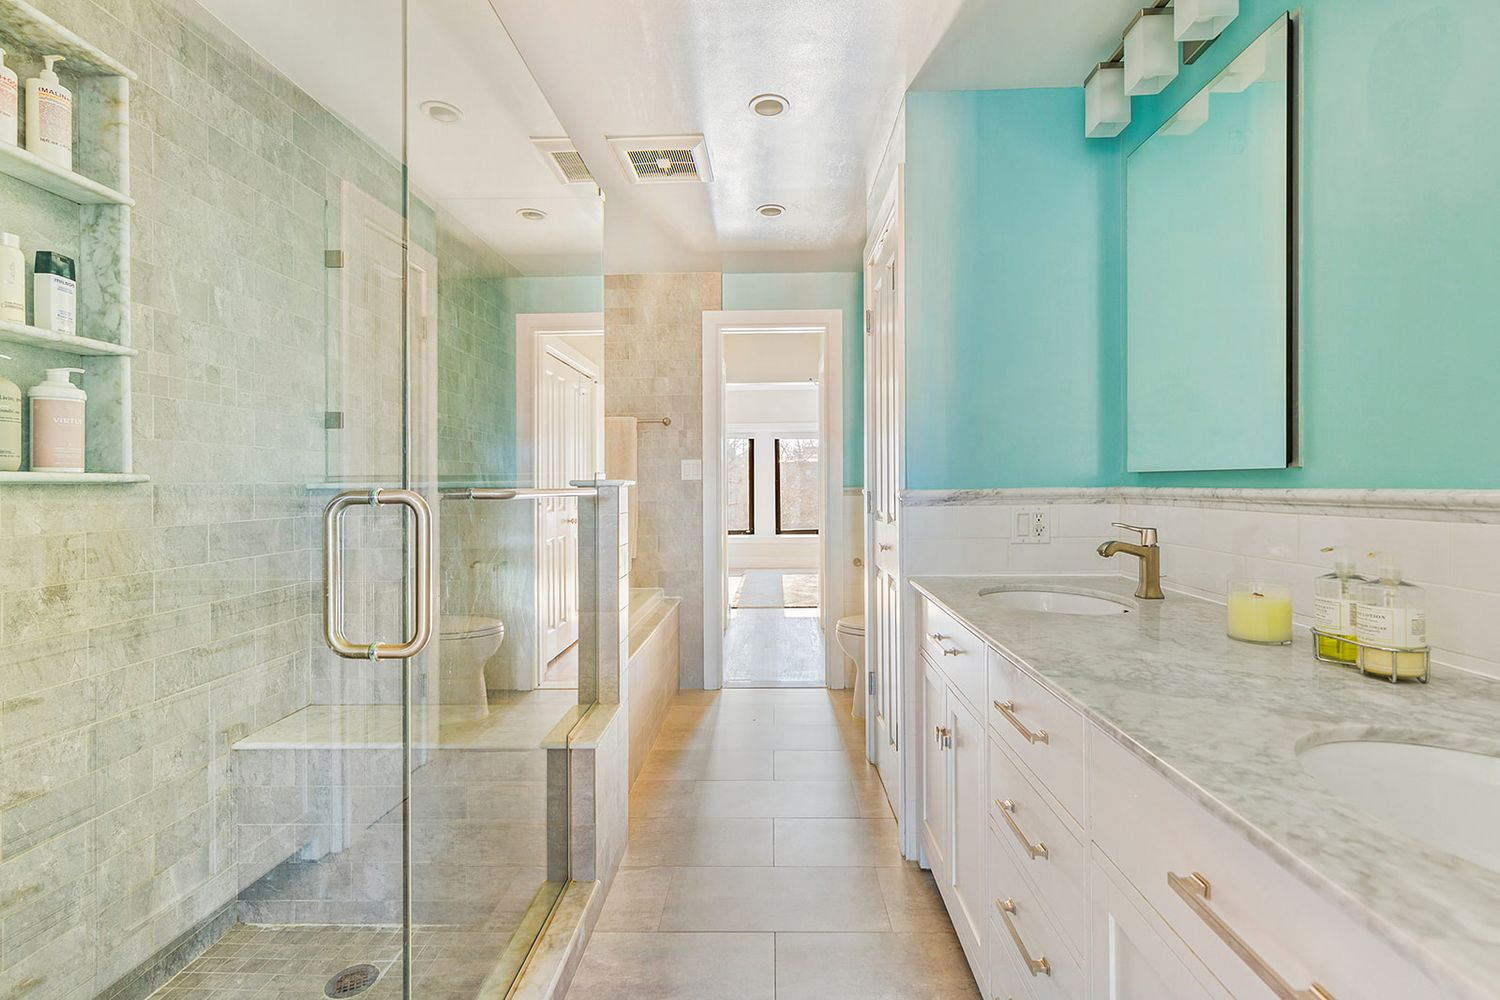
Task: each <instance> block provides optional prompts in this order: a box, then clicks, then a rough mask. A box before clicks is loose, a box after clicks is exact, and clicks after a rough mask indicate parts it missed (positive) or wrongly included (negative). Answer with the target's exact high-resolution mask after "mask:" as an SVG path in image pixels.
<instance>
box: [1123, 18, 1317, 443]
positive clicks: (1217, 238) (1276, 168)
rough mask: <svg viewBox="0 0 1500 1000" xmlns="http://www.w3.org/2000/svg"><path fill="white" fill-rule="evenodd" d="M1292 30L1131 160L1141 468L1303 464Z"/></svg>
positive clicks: (1244, 59)
mask: <svg viewBox="0 0 1500 1000" xmlns="http://www.w3.org/2000/svg"><path fill="white" fill-rule="evenodd" d="M1293 26H1294V22H1293V20H1292V19H1291V18H1290V17H1287V16H1283V17H1281V18H1279V19H1278V20H1277V22H1276V23H1275V24H1273V25H1272V26H1271V27H1270V28H1269V29H1268V30H1267V31H1266V32H1265V33H1264V34H1262V35H1261V36H1260V37H1259V38H1257V39H1256V40H1255V41H1254V42H1252V43H1251V44H1250V45H1249V46H1248V47H1246V49H1245V50H1244V51H1243V52H1241V53H1240V54H1239V55H1238V56H1236V57H1235V59H1234V60H1233V61H1232V62H1231V63H1230V64H1229V65H1228V66H1227V67H1226V68H1225V69H1224V71H1223V72H1221V73H1220V74H1219V75H1218V76H1216V77H1214V79H1213V80H1211V81H1210V82H1209V83H1208V84H1207V85H1206V86H1205V87H1204V88H1203V89H1202V90H1200V91H1199V92H1198V93H1197V94H1195V95H1194V96H1193V97H1192V98H1191V99H1189V100H1188V101H1187V103H1186V104H1184V105H1183V106H1182V108H1181V109H1180V110H1179V111H1178V112H1177V113H1176V114H1175V115H1173V116H1172V117H1171V118H1169V119H1168V120H1167V121H1166V122H1165V123H1164V124H1163V125H1162V126H1161V127H1160V128H1159V129H1158V130H1157V131H1156V132H1155V133H1154V134H1152V135H1151V137H1150V138H1148V139H1146V140H1145V141H1144V142H1142V143H1141V144H1140V146H1138V147H1137V148H1136V149H1135V150H1134V151H1133V152H1132V153H1131V154H1130V155H1129V157H1128V158H1127V161H1126V248H1125V249H1126V278H1127V283H1126V392H1127V397H1126V404H1127V405H1126V424H1127V429H1126V467H1127V468H1128V469H1129V470H1130V471H1131V472H1167V471H1180V470H1207V469H1272V468H1284V467H1286V466H1288V465H1294V464H1296V462H1297V430H1298V429H1297V425H1296V413H1297V372H1296V360H1297V350H1296V305H1295V301H1294V295H1295V288H1296V282H1295V245H1296V244H1295V233H1296V225H1295V211H1294V206H1295V195H1294V187H1295V184H1294V178H1295V170H1296V164H1295V154H1296V147H1295V127H1296V115H1295V95H1294V89H1295V87H1294V84H1295V73H1294V67H1293V53H1294V51H1295V50H1294V46H1293V37H1292V35H1293Z"/></svg>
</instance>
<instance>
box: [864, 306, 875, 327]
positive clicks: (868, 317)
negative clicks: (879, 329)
mask: <svg viewBox="0 0 1500 1000" xmlns="http://www.w3.org/2000/svg"><path fill="white" fill-rule="evenodd" d="M874 328H875V315H874V312H873V311H872V310H869V309H866V310H865V333H869V332H870V331H872V330H873V329H874Z"/></svg>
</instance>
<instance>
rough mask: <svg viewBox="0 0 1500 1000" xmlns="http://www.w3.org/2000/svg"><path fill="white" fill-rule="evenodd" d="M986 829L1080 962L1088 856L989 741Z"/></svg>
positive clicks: (1005, 755) (1005, 754)
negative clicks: (988, 825)
mask: <svg viewBox="0 0 1500 1000" xmlns="http://www.w3.org/2000/svg"><path fill="white" fill-rule="evenodd" d="M990 823H991V824H992V825H993V827H994V828H995V829H996V830H997V831H999V833H1000V844H999V845H998V846H997V847H996V849H997V850H1002V851H1005V852H1006V853H1008V854H1009V855H1010V859H1011V861H1012V862H1013V863H1014V864H1015V867H1016V869H1017V870H1018V871H1019V872H1020V873H1021V874H1022V876H1023V877H1025V878H1027V879H1029V880H1030V882H1031V884H1032V886H1033V887H1034V888H1035V889H1036V891H1037V895H1038V896H1040V897H1041V898H1042V900H1043V901H1044V903H1045V905H1046V906H1047V908H1048V909H1050V910H1051V911H1052V916H1053V917H1054V918H1055V919H1056V921H1057V924H1058V927H1059V929H1060V930H1061V931H1062V932H1063V936H1064V937H1066V938H1067V940H1068V945H1069V946H1070V947H1071V948H1072V949H1073V952H1074V954H1076V955H1080V956H1081V955H1082V954H1083V946H1084V942H1085V941H1086V940H1087V938H1088V926H1087V925H1088V906H1087V900H1086V897H1085V895H1084V886H1085V884H1086V878H1087V876H1086V874H1085V873H1086V872H1087V870H1088V852H1087V851H1086V850H1085V849H1084V846H1083V842H1082V841H1081V839H1080V838H1079V836H1078V835H1077V834H1076V833H1075V832H1074V830H1073V827H1072V824H1071V823H1070V822H1069V821H1068V820H1067V819H1064V818H1063V817H1062V816H1060V815H1058V813H1057V811H1056V808H1055V807H1054V806H1053V805H1052V804H1051V803H1050V802H1049V801H1048V800H1047V796H1046V795H1045V794H1044V793H1042V792H1041V791H1039V790H1038V789H1037V788H1036V787H1035V786H1033V785H1032V783H1031V782H1030V781H1029V780H1028V779H1027V778H1026V776H1025V774H1023V773H1022V769H1021V767H1020V765H1018V764H1017V763H1016V762H1015V761H1014V760H1012V759H1011V756H1010V754H1009V752H1007V751H1006V750H1005V748H1004V747H1002V746H1001V745H1000V744H999V743H998V742H996V740H995V738H994V737H993V736H991V737H990Z"/></svg>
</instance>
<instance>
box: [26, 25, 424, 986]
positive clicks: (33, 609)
mask: <svg viewBox="0 0 1500 1000" xmlns="http://www.w3.org/2000/svg"><path fill="white" fill-rule="evenodd" d="M42 7H43V9H44V10H45V11H46V12H47V13H48V14H50V15H52V16H53V17H55V18H56V19H58V20H59V21H60V22H62V23H63V24H65V25H66V26H68V27H69V28H71V29H73V30H74V31H76V32H78V33H79V34H81V35H83V36H84V37H87V38H91V39H95V40H97V41H99V42H100V43H101V44H102V45H103V46H104V47H106V48H107V49H109V50H110V51H111V53H112V54H114V55H115V56H117V57H118V58H120V59H121V60H122V61H124V62H125V63H127V64H129V65H131V66H132V67H134V68H135V69H136V70H137V71H138V72H139V74H140V80H139V82H138V83H137V84H136V85H135V86H134V87H133V88H132V108H131V112H132V114H131V118H132V129H131V163H130V168H131V173H132V193H133V194H134V196H135V198H136V202H137V205H136V208H135V211H134V218H133V225H132V232H131V240H132V259H131V269H132V272H133V286H134V289H133V290H134V306H133V310H132V324H133V338H134V343H135V345H136V346H137V347H139V348H140V349H141V355H140V357H139V358H138V359H137V360H136V367H135V371H136V375H135V395H134V399H133V406H134V443H135V452H136V468H137V469H138V470H139V471H141V472H144V473H146V474H148V475H150V476H151V477H152V480H151V482H150V483H149V484H143V485H138V486H115V487H80V486H68V487H35V486H7V487H4V488H0V588H3V594H0V640H3V648H0V748H3V753H0V996H7V997H10V996H26V997H28V998H30V1000H54V998H74V997H90V996H93V995H95V994H96V993H98V992H100V991H103V990H105V989H106V988H108V987H109V986H110V985H111V984H112V983H114V982H115V981H116V980H118V979H119V978H120V977H121V976H123V975H125V974H126V973H128V972H129V971H130V970H132V969H133V968H135V967H136V966H137V965H138V964H139V963H141V962H143V961H145V960H146V959H148V958H149V957H150V956H152V955H153V954H154V953H155V952H157V951H158V950H159V949H161V948H163V947H165V946H167V945H169V944H171V943H172V942H173V941H174V940H175V939H176V938H177V937H178V936H179V935H181V934H183V933H184V932H186V931H188V930H190V929H191V928H193V927H195V925H197V924H198V923H199V922H201V921H203V920H204V919H205V918H207V917H209V916H210V915H212V914H214V913H215V912H217V911H219V910H220V909H221V908H222V907H223V906H224V905H225V904H226V903H227V902H229V901H231V900H234V899H235V897H236V895H237V893H238V892H239V890H240V889H241V887H242V885H243V884H244V882H245V880H247V879H248V878H250V877H253V875H254V873H255V871H256V869H257V868H261V867H262V866H263V865H269V864H273V863H275V861H276V860H279V858H277V857H276V856H275V855H276V853H277V851H276V850H275V849H268V848H267V847H266V845H264V844H249V843H242V842H240V841H239V840H238V838H237V832H236V831H237V822H236V818H237V817H236V812H237V808H238V807H237V804H236V800H235V797H234V795H233V781H232V773H233V768H232V764H231V757H232V751H231V749H230V747H231V746H232V744H233V743H234V741H235V740H236V739H238V738H240V737H241V736H243V735H245V734H246V733H248V732H250V731H253V730H254V729H256V728H258V727H260V726H262V725H265V724H266V723H269V722H271V721H274V720H276V719H278V718H281V717H282V716H285V715H287V714H288V713H290V712H292V711H294V710H296V709H297V708H300V707H301V706H303V705H305V704H306V703H307V702H308V700H309V694H310V688H311V686H312V676H313V670H314V665H315V663H317V662H320V661H322V660H323V659H324V658H325V657H326V654H325V653H323V652H322V651H321V644H320V643H319V641H318V639H317V618H316V609H317V605H316V601H317V598H318V593H319V582H318V576H317V571H318V560H317V545H318V534H317V520H318V517H317V510H318V507H319V506H320V502H321V501H320V499H318V498H316V497H312V496H310V495H309V494H308V491H307V490H306V484H308V483H313V482H318V481H320V480H322V479H323V477H324V472H325V447H324V430H323V410H324V407H325V405H326V403H325V378H326V371H325V338H326V336H327V323H328V315H327V309H328V289H329V285H328V282H329V280H330V279H329V277H328V272H326V271H325V270H324V267H323V259H322V255H323V251H324V249H325V248H326V246H327V244H326V236H325V234H326V232H327V226H328V221H327V213H328V211H329V206H330V204H334V203H336V199H337V198H338V195H339V187H340V183H341V181H343V180H346V179H347V180H350V181H352V182H353V183H355V184H357V185H358V186H359V187H360V188H362V189H363V190H364V191H365V192H366V193H368V194H370V195H371V196H373V197H374V198H376V199H378V200H380V201H381V202H383V203H385V204H386V205H389V206H392V207H395V206H398V205H399V199H398V197H397V196H398V193H399V189H398V186H397V185H398V183H399V173H398V172H397V171H396V170H395V169H394V168H393V167H392V166H391V164H390V163H389V161H388V160H386V159H385V158H383V157H381V156H380V155H378V154H377V153H375V152H374V151H372V150H371V149H370V148H369V147H368V146H366V145H365V144H364V143H363V142H362V141H361V140H360V139H359V138H358V137H357V136H356V135H354V134H353V133H351V132H350V131H349V130H348V129H347V127H345V126H344V125H342V124H341V123H340V122H339V121H338V120H337V119H335V118H334V117H332V116H331V115H329V114H327V113H326V112H324V111H323V110H322V109H321V108H320V107H318V105H316V104H315V103H314V102H313V101H312V100H311V99H310V98H308V97H307V96H306V95H305V94H302V93H301V92H299V91H298V90H296V89H295V88H294V87H293V86H292V85H291V84H290V83H288V82H287V81H286V80H285V79H283V78H281V77H280V76H278V75H277V74H276V73H275V72H274V71H273V70H272V69H271V68H270V67H269V66H268V65H267V64H266V63H265V62H264V61H263V60H261V59H260V58H259V57H258V56H256V55H255V54H254V53H253V52H251V51H250V50H249V49H248V48H247V47H246V46H244V45H243V44H242V43H240V42H239V41H238V40H236V39H235V38H234V37H233V36H231V35H230V34H229V33H228V32H227V31H225V30H224V29H223V28H222V27H221V26H219V25H218V24H217V23H216V22H214V21H213V20H211V19H210V18H209V17H208V16H207V15H206V14H205V13H204V12H203V11H202V9H201V8H199V7H198V5H197V4H195V3H192V2H190V0H132V2H131V3H128V4H120V3H114V2H104V0H100V2H98V3H94V2H89V0H44V2H43V3H42ZM18 68H20V69H21V70H22V71H23V74H24V75H30V74H29V72H27V70H26V67H24V66H19V67H18ZM64 69H65V70H66V67H64ZM22 200H24V204H25V205H26V206H27V208H26V219H27V225H28V226H29V227H30V231H32V232H35V233H37V234H39V235H41V236H45V234H46V232H47V231H48V230H49V229H53V230H55V231H57V232H59V233H66V232H68V231H69V230H70V228H71V229H76V225H77V212H76V209H74V208H72V206H69V205H66V204H64V203H62V202H60V201H57V200H55V199H52V198H51V197H50V196H48V195H44V194H37V193H35V192H33V191H31V190H29V189H21V188H18V187H14V186H12V182H9V181H6V180H0V203H4V204H11V203H19V202H21V201H22ZM63 238H64V237H62V236H59V237H58V239H60V240H61V239H63ZM33 245H34V244H33ZM82 280H83V281H84V282H87V281H88V280H89V276H88V275H87V274H84V275H82ZM247 861H249V862H251V863H250V864H246V862H247ZM262 870H263V869H262Z"/></svg>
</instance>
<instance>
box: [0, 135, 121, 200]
mask: <svg viewBox="0 0 1500 1000" xmlns="http://www.w3.org/2000/svg"><path fill="white" fill-rule="evenodd" d="M0 174H6V175H7V176H10V177H14V178H15V179H16V180H18V181H24V182H25V183H27V184H30V185H31V186H32V187H39V188H41V189H42V190H43V191H50V192H52V193H53V194H55V195H57V196H58V197H60V198H66V199H68V200H69V201H71V202H74V203H75V204H79V205H127V206H129V205H134V204H135V200H134V199H133V198H131V197H130V195H128V194H122V193H120V192H119V191H116V190H115V189H114V188H112V187H108V186H107V185H104V184H100V183H99V182H98V181H96V180H92V179H90V178H88V177H85V176H83V175H82V174H79V173H75V172H73V171H71V170H64V169H63V168H62V167H59V166H54V165H53V164H51V163H48V162H47V161H46V160H43V159H42V158H41V157H39V156H37V155H36V154H34V153H30V152H28V151H26V150H24V149H22V148H21V147H20V146H12V145H11V144H10V143H5V142H0Z"/></svg>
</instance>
